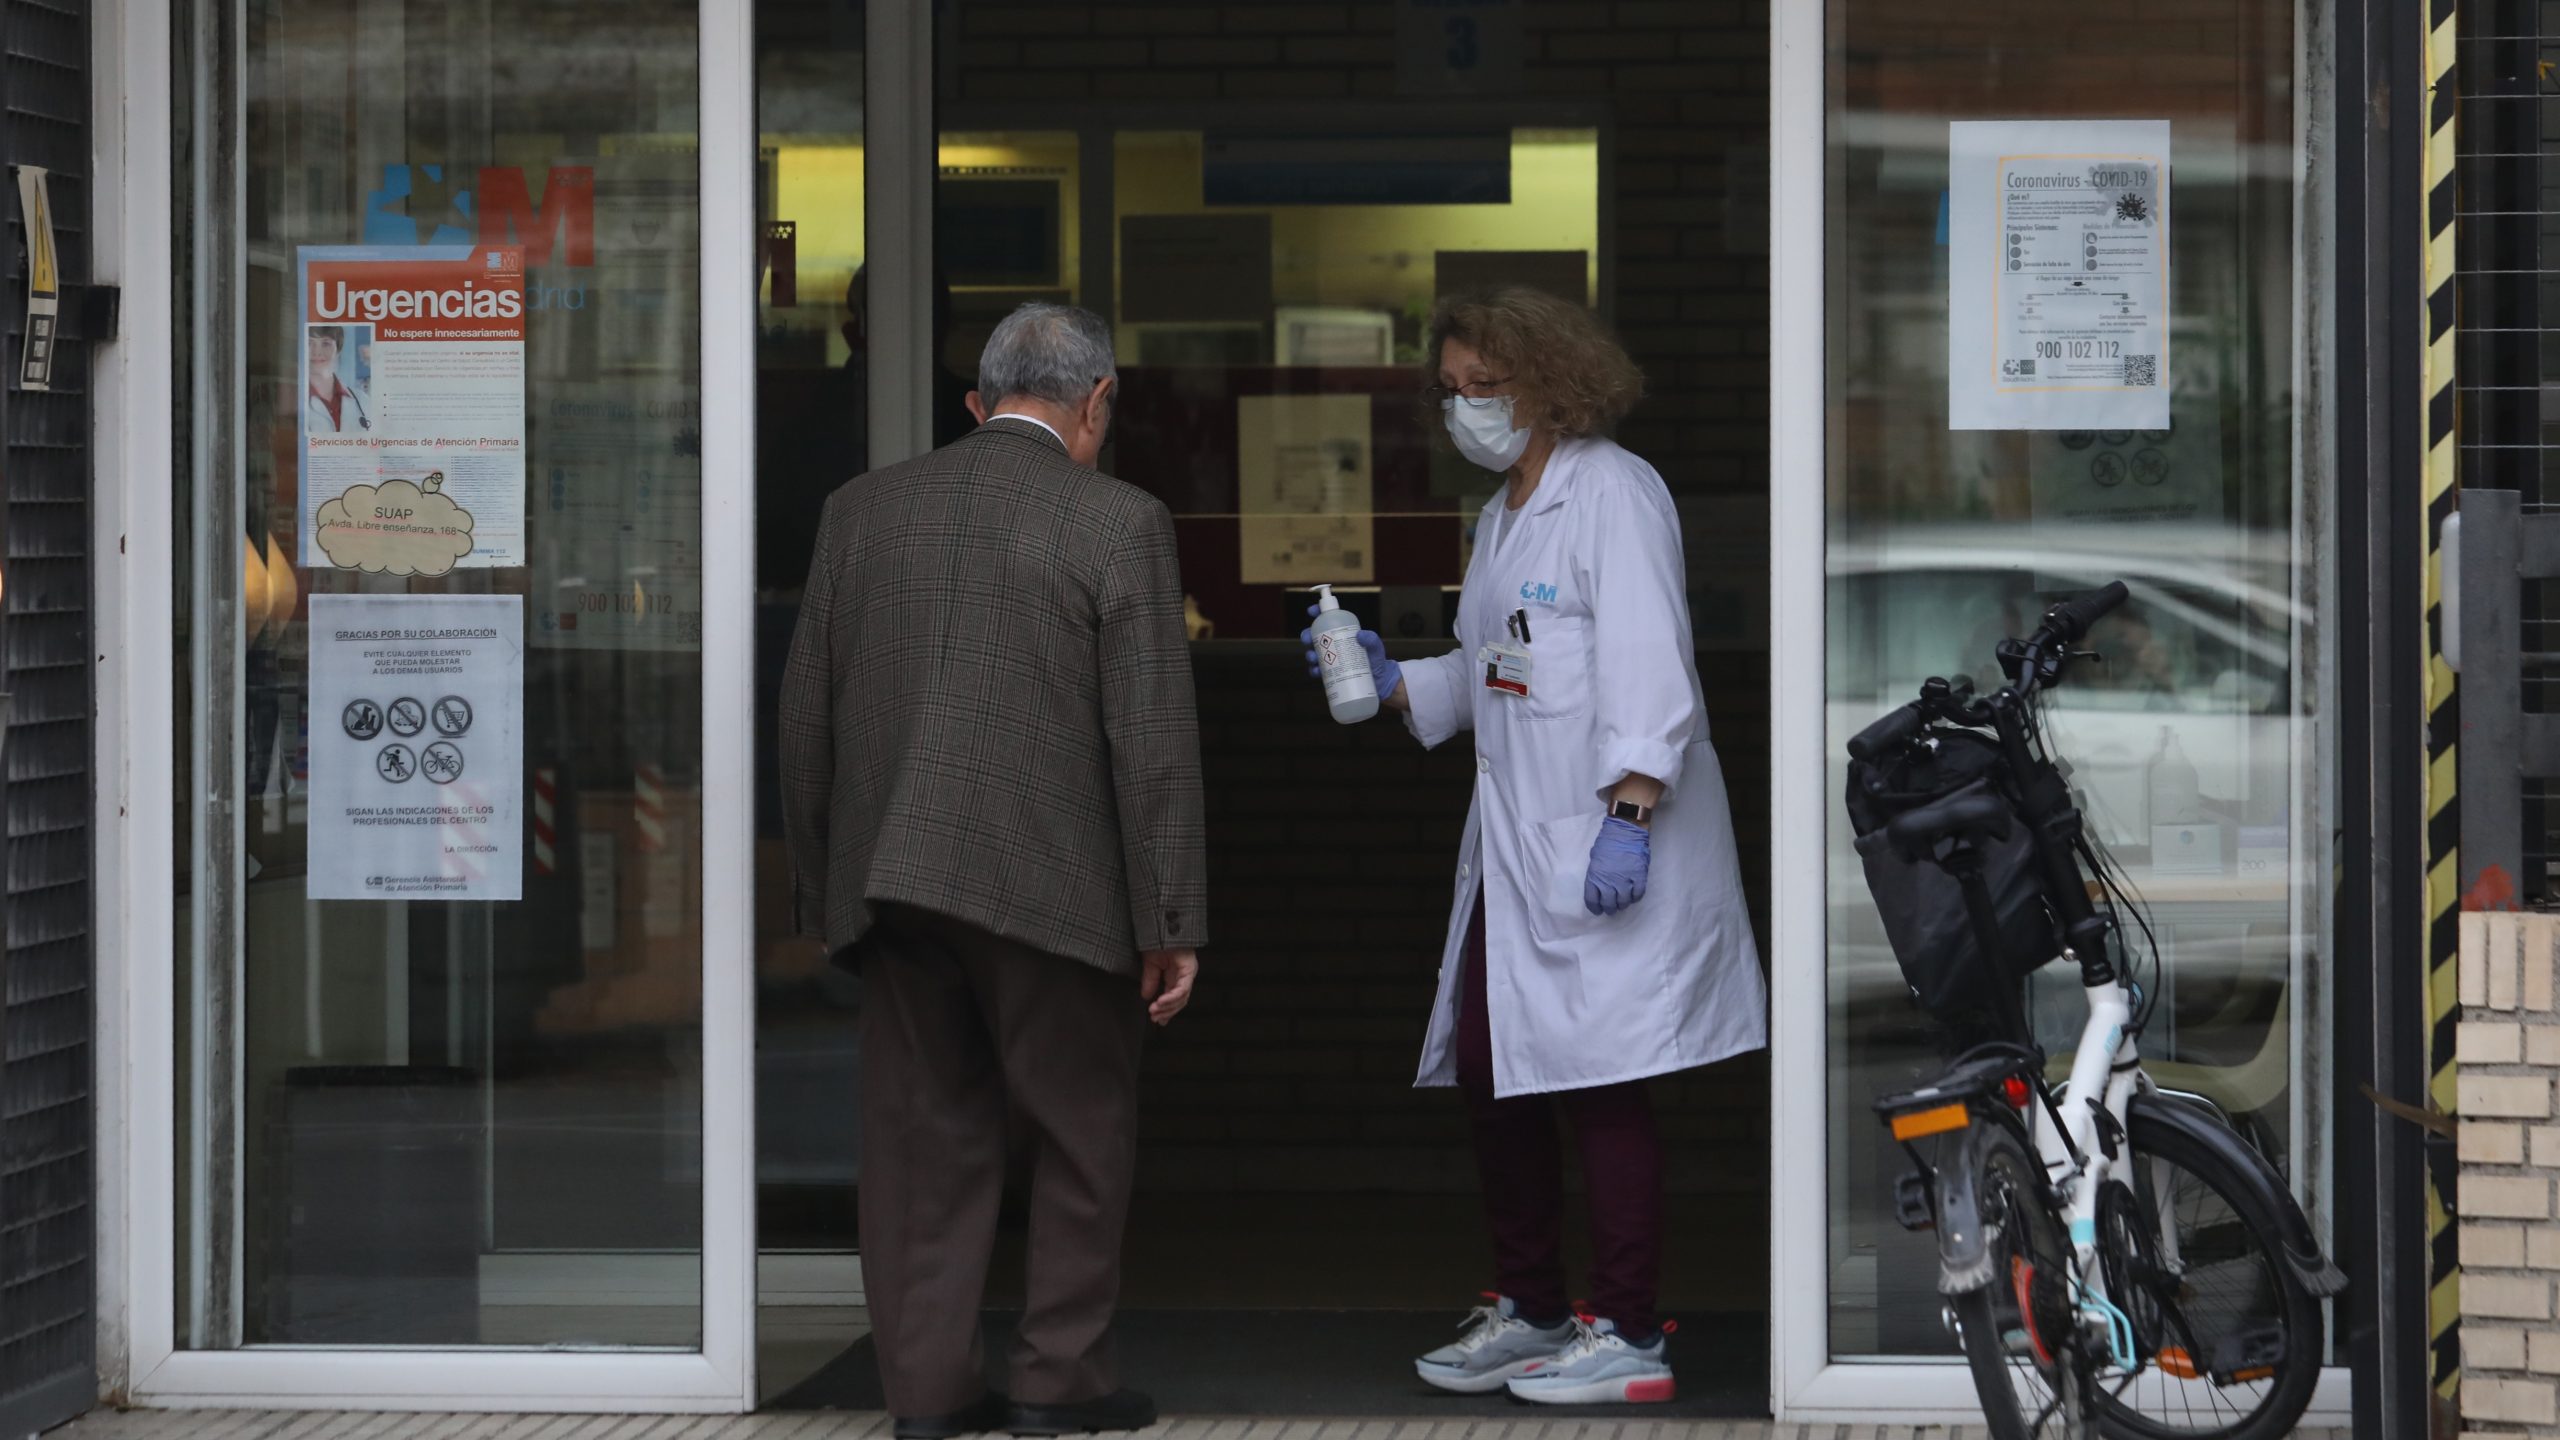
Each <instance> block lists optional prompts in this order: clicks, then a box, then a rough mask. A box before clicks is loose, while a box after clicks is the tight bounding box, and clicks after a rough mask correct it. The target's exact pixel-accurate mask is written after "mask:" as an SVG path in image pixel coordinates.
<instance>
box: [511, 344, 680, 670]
mask: <svg viewBox="0 0 2560 1440" xmlns="http://www.w3.org/2000/svg"><path fill="white" fill-rule="evenodd" d="M541 396H542V401H541V408H540V409H539V410H538V411H537V412H536V414H535V417H534V428H535V435H536V438H537V447H538V452H539V453H538V455H537V457H536V462H535V463H536V465H537V467H538V468H537V470H536V472H535V475H534V482H535V483H534V500H533V504H534V506H535V508H536V509H537V510H539V511H540V512H541V514H542V516H543V523H542V524H541V525H540V526H539V527H538V528H537V530H536V535H537V536H538V539H537V540H536V542H535V553H534V556H533V567H534V576H535V579H536V584H535V586H534V605H535V615H534V618H533V632H532V636H531V639H532V643H533V645H534V646H535V648H537V649H544V650H624V651H629V650H654V651H696V650H700V649H701V648H702V447H701V441H700V437H701V434H702V403H701V400H700V391H699V390H698V389H697V388H696V387H694V386H693V385H692V384H691V383H689V382H684V383H678V382H675V381H671V380H665V379H655V380H650V381H645V382H641V383H634V382H631V381H599V380H552V381H546V382H545V383H544V384H543V386H542V387H541Z"/></svg>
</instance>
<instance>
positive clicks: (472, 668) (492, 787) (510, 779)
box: [309, 595, 524, 900]
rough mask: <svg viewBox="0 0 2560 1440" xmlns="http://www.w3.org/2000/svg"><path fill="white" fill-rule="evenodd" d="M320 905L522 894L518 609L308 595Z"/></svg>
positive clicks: (465, 601)
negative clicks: (333, 901)
mask: <svg viewBox="0 0 2560 1440" xmlns="http://www.w3.org/2000/svg"><path fill="white" fill-rule="evenodd" d="M310 834H311V864H310V881H309V884H310V896H311V898H312V899H314V900H517V899H522V898H523V895H524V598H523V597H522V596H518V595H314V596H312V597H311V831H310Z"/></svg>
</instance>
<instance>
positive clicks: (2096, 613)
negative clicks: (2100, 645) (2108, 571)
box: [2027, 580, 2130, 649]
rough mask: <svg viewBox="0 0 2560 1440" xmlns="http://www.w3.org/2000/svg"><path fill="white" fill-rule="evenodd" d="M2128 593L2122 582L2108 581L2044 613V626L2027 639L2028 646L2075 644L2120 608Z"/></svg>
mask: <svg viewBox="0 0 2560 1440" xmlns="http://www.w3.org/2000/svg"><path fill="white" fill-rule="evenodd" d="M2129 593H2130V592H2128V591H2127V590H2126V589H2125V588H2124V582H2123V581H2121V580H2110V581H2108V582H2107V583H2106V584H2104V585H2101V586H2099V587H2098V588H2097V589H2095V590H2088V591H2083V592H2082V593H2080V594H2078V595H2074V596H2072V597H2071V598H2070V599H2068V600H2065V601H2063V602H2061V603H2060V604H2058V605H2056V606H2054V607H2053V608H2052V609H2050V610H2047V611H2046V612H2044V625H2043V627H2042V628H2041V629H2039V630H2037V631H2036V633H2035V634H2034V635H2033V636H2032V637H2030V638H2029V639H2028V641H2027V643H2028V644H2030V645H2034V646H2036V647H2038V648H2039V649H2041V648H2042V647H2043V646H2045V645H2050V644H2052V643H2054V642H2055V641H2060V642H2061V643H2063V644H2065V645H2072V644H2077V643H2078V642H2079V640H2080V638H2081V637H2082V636H2084V635H2087V634H2088V633H2089V627H2090V626H2092V625H2095V624H2097V623H2098V621H2099V620H2101V619H2103V618H2104V617H2105V616H2106V614H2107V612H2108V611H2110V610H2113V609H2115V608H2116V607H2117V606H2119V605H2121V604H2123V603H2124V602H2125V599H2126V597H2127V595H2128V594H2129Z"/></svg>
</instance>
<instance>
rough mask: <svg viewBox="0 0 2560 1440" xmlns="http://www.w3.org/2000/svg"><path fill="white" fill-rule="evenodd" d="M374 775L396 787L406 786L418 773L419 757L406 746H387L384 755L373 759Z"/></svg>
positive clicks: (383, 751) (383, 749)
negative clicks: (411, 777) (410, 778)
mask: <svg viewBox="0 0 2560 1440" xmlns="http://www.w3.org/2000/svg"><path fill="white" fill-rule="evenodd" d="M373 773H375V774H376V775H379V776H381V777H382V778H383V779H385V780H388V781H390V782H391V783H392V784H394V785H400V784H405V783H407V781H408V779H409V777H410V776H412V775H415V774H417V773H418V757H417V756H415V755H413V754H411V753H409V747H408V746H406V745H385V746H383V747H382V753H381V754H379V755H376V756H374V757H373Z"/></svg>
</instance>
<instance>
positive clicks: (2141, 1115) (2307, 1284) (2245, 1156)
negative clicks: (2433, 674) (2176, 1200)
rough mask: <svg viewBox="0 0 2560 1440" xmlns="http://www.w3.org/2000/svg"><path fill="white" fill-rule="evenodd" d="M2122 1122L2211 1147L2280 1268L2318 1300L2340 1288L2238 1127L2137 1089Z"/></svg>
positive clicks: (2304, 1221)
mask: <svg viewBox="0 0 2560 1440" xmlns="http://www.w3.org/2000/svg"><path fill="white" fill-rule="evenodd" d="M2126 1123H2127V1125H2128V1127H2130V1126H2131V1125H2133V1124H2136V1123H2148V1124H2153V1125H2158V1126H2161V1127H2163V1128H2166V1129H2171V1130H2175V1131H2177V1132H2178V1133H2179V1134H2180V1135H2182V1136H2185V1137H2186V1138H2187V1139H2189V1140H2192V1141H2194V1142H2195V1143H2196V1144H2197V1145H2198V1146H2200V1147H2202V1148H2204V1149H2207V1150H2210V1151H2212V1152H2213V1153H2214V1154H2215V1155H2216V1156H2217V1157H2218V1158H2219V1159H2221V1160H2222V1161H2223V1163H2224V1164H2225V1165H2227V1166H2228V1167H2229V1168H2230V1171H2231V1173H2232V1175H2233V1176H2235V1177H2237V1178H2238V1180H2239V1181H2240V1183H2242V1184H2244V1185H2246V1186H2248V1187H2249V1192H2250V1193H2249V1194H2248V1195H2246V1196H2244V1197H2241V1198H2243V1199H2245V1200H2248V1201H2251V1202H2254V1203H2255V1204H2256V1205H2257V1206H2258V1207H2259V1208H2260V1210H2261V1211H2262V1212H2263V1213H2265V1214H2266V1215H2269V1216H2271V1217H2273V1218H2274V1220H2275V1222H2276V1226H2277V1228H2278V1230H2279V1231H2281V1233H2282V1235H2283V1237H2284V1262H2285V1267H2286V1268H2287V1269H2289V1270H2291V1271H2292V1272H2293V1274H2294V1278H2295V1279H2297V1280H2299V1281H2301V1282H2302V1288H2304V1289H2305V1290H2308V1291H2310V1292H2311V1293H2312V1294H2313V1295H2315V1296H2318V1297H2320V1298H2322V1299H2326V1298H2328V1297H2329V1296H2332V1295H2337V1294H2341V1293H2343V1292H2344V1291H2345V1290H2346V1288H2347V1276H2346V1272H2345V1271H2342V1270H2340V1269H2339V1268H2338V1267H2337V1266H2336V1265H2334V1264H2331V1263H2330V1261H2329V1259H2328V1257H2326V1256H2324V1255H2322V1254H2321V1253H2320V1240H2319V1237H2318V1236H2316V1235H2314V1234H2313V1233H2312V1231H2311V1221H2310V1219H2309V1218H2308V1217H2306V1216H2305V1215H2304V1214H2303V1213H2302V1207H2301V1206H2300V1205H2297V1204H2295V1203H2294V1200H2293V1192H2292V1191H2290V1190H2288V1189H2286V1188H2285V1184H2284V1180H2283V1177H2281V1176H2279V1175H2278V1174H2276V1170H2275V1167H2274V1166H2273V1165H2270V1164H2268V1163H2267V1157H2265V1156H2264V1155H2261V1154H2259V1153H2258V1151H2257V1149H2256V1148H2255V1147H2253V1146H2252V1145H2250V1144H2249V1142H2248V1141H2247V1140H2244V1139H2242V1138H2241V1136H2240V1132H2239V1131H2237V1130H2234V1129H2232V1128H2231V1127H2230V1126H2229V1125H2227V1124H2225V1123H2223V1121H2222V1119H2221V1117H2220V1116H2217V1115H2215V1114H2214V1113H2213V1112H2212V1111H2211V1110H2208V1109H2206V1108H2205V1107H2204V1106H2202V1105H2199V1104H2197V1103H2195V1102H2194V1101H2192V1100H2181V1099H2178V1098H2176V1097H2174V1096H2169V1095H2162V1094H2159V1093H2156V1092H2152V1091H2143V1092H2141V1093H2138V1094H2136V1095H2135V1096H2134V1097H2133V1101H2132V1104H2131V1105H2130V1106H2129V1107H2128V1114H2127V1116H2126ZM1941 1248H1942V1250H1943V1247H1941Z"/></svg>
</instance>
